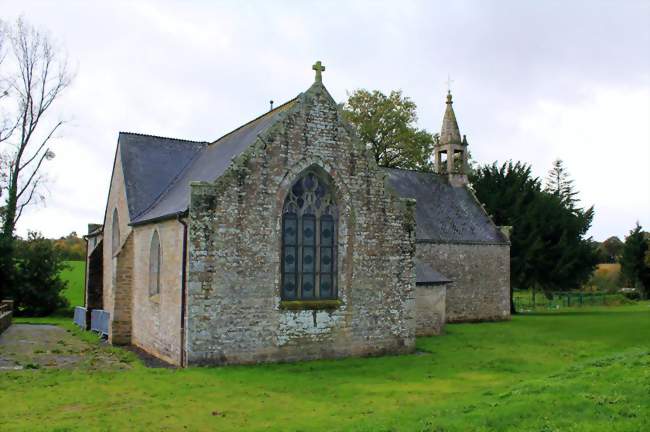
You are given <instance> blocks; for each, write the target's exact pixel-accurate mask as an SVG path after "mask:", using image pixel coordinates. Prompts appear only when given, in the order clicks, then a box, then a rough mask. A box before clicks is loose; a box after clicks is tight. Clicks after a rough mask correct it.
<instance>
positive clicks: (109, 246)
mask: <svg viewBox="0 0 650 432" xmlns="http://www.w3.org/2000/svg"><path fill="white" fill-rule="evenodd" d="M109 191H110V192H109V195H108V200H107V205H106V214H105V215H104V240H103V245H104V246H103V247H104V250H103V254H102V255H103V257H102V260H103V267H104V270H103V272H102V273H103V282H102V283H103V288H104V289H103V302H102V303H103V306H104V310H106V311H108V312H109V313H110V314H111V318H112V317H113V316H114V309H115V301H114V297H115V295H114V292H113V288H114V286H115V283H116V278H117V268H116V267H117V258H116V257H115V254H113V236H112V233H113V210H114V209H116V208H117V212H118V214H119V222H120V245H119V246H118V250H120V249H121V248H122V245H123V244H124V242H125V241H126V239H127V237H128V236H129V234H130V233H131V227H130V226H129V210H128V206H127V202H126V190H125V188H124V174H123V171H122V158H121V157H120V148H119V145H118V148H117V153H116V159H115V166H114V168H113V174H112V180H111V186H110V189H109Z"/></svg>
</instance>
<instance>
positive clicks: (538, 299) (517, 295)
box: [513, 291, 629, 312]
mask: <svg viewBox="0 0 650 432" xmlns="http://www.w3.org/2000/svg"><path fill="white" fill-rule="evenodd" d="M628 301H629V300H627V299H626V298H625V297H624V296H622V295H621V294H618V293H607V292H553V293H550V295H548V296H547V295H546V294H544V293H542V292H537V293H536V295H533V294H532V292H531V291H515V292H514V295H513V302H514V304H515V310H516V311H517V312H526V311H533V310H540V309H562V308H569V307H582V306H608V305H617V304H621V303H626V302H628Z"/></svg>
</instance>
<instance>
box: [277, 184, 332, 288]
mask: <svg viewBox="0 0 650 432" xmlns="http://www.w3.org/2000/svg"><path fill="white" fill-rule="evenodd" d="M336 220H337V208H336V203H335V200H334V197H333V194H332V188H331V186H330V183H329V182H328V181H326V180H324V179H323V178H322V177H321V176H319V175H317V174H316V173H314V172H308V173H307V174H305V175H304V176H302V177H301V178H300V179H298V180H297V181H296V182H295V183H294V184H293V186H292V187H291V190H290V191H289V194H288V195H287V198H286V200H285V202H284V208H283V214H282V266H281V270H282V299H284V300H318V299H336V298H337V291H336Z"/></svg>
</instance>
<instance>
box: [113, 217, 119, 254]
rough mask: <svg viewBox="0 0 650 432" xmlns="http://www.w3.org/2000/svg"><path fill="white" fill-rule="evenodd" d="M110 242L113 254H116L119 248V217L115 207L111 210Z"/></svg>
mask: <svg viewBox="0 0 650 432" xmlns="http://www.w3.org/2000/svg"><path fill="white" fill-rule="evenodd" d="M111 227H112V228H111V230H112V231H111V244H112V251H113V255H115V254H117V251H118V250H119V249H120V218H119V216H118V215H117V209H115V210H113V219H111Z"/></svg>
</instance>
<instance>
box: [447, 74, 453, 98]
mask: <svg viewBox="0 0 650 432" xmlns="http://www.w3.org/2000/svg"><path fill="white" fill-rule="evenodd" d="M453 82H454V80H453V79H451V75H449V74H447V94H451V83H453Z"/></svg>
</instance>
